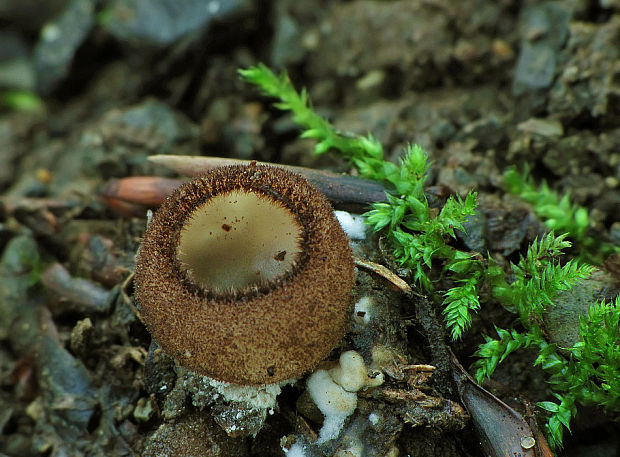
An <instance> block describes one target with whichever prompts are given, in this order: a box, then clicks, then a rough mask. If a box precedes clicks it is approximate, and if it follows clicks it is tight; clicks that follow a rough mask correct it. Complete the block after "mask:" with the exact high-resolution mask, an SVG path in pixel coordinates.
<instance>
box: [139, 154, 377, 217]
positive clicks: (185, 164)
mask: <svg viewBox="0 0 620 457" xmlns="http://www.w3.org/2000/svg"><path fill="white" fill-rule="evenodd" d="M148 160H149V161H150V162H153V163H156V164H158V165H162V166H164V167H166V168H168V169H170V170H173V171H176V172H177V173H179V174H181V175H185V176H192V177H194V176H198V175H200V174H202V173H204V172H205V171H208V170H210V169H212V168H215V167H221V166H226V165H242V164H249V163H250V161H249V160H238V159H228V158H223V157H202V156H178V155H166V154H160V155H153V156H150V157H149V159H148ZM258 163H259V164H262V165H271V166H275V167H282V168H286V169H287V170H290V171H292V172H294V173H297V174H300V175H302V176H303V177H304V178H306V179H307V180H308V181H310V182H311V183H312V184H314V185H315V186H316V187H317V188H318V189H319V190H320V191H321V192H322V193H323V194H324V195H325V196H326V197H327V198H328V199H329V200H330V201H331V202H332V204H333V205H334V207H335V208H336V209H344V210H349V211H353V212H360V211H366V210H367V209H368V205H370V204H371V203H372V202H378V201H387V197H386V194H385V189H384V188H383V186H382V185H381V184H379V183H377V182H374V181H370V180H368V179H364V178H359V177H356V176H349V175H341V174H337V173H331V172H329V171H321V170H314V169H312V168H306V167H294V166H291V165H281V164H272V163H267V162H258Z"/></svg>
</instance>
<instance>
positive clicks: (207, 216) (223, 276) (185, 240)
mask: <svg viewBox="0 0 620 457" xmlns="http://www.w3.org/2000/svg"><path fill="white" fill-rule="evenodd" d="M301 233H302V229H301V227H300V225H299V224H298V222H297V220H296V218H295V216H294V215H293V214H292V213H291V212H290V210H289V209H288V208H286V207H284V206H283V205H282V204H281V203H278V202H277V201H274V200H271V199H270V198H269V197H266V196H264V195H262V194H257V193H254V192H240V191H234V192H229V193H226V194H220V195H217V196H215V197H213V198H212V199H210V200H209V201H208V202H207V203H205V204H204V205H202V206H201V207H200V208H198V209H196V210H194V212H193V213H192V215H191V217H190V218H189V219H188V220H187V222H186V223H185V225H184V226H183V229H182V231H181V236H180V241H179V246H178V251H177V255H178V257H179V260H180V261H181V264H182V265H183V266H184V267H185V268H187V270H188V272H189V277H190V279H191V280H192V281H193V282H195V283H197V284H198V285H200V286H202V287H204V288H206V289H210V290H215V291H217V292H226V291H230V290H244V289H248V288H250V287H252V286H260V285H264V284H268V283H270V282H272V281H273V280H274V279H276V278H278V277H280V276H282V275H284V274H285V273H286V272H288V271H290V270H292V269H293V267H294V266H295V263H296V262H297V260H298V258H299V254H300V239H301Z"/></svg>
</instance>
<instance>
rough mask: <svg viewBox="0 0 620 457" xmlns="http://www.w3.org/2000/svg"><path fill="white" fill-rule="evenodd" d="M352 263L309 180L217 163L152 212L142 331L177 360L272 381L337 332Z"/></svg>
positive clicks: (240, 380)
mask: <svg viewBox="0 0 620 457" xmlns="http://www.w3.org/2000/svg"><path fill="white" fill-rule="evenodd" d="M353 268H354V267H353V259H352V254H351V250H350V247H349V243H348V239H347V237H346V235H345V234H344V232H343V231H342V229H341V227H340V225H339V223H338V221H337V219H336V218H335V216H334V214H333V211H332V207H331V205H330V203H329V202H328V201H327V199H326V198H325V197H324V196H323V195H322V194H321V193H320V192H319V191H317V190H316V189H315V188H314V187H312V186H311V185H310V184H308V182H307V181H306V180H305V179H304V178H302V177H301V176H299V175H296V174H294V173H291V172H289V171H286V170H284V169H281V168H277V167H269V166H259V165H247V166H245V165H240V166H229V167H221V168H217V169H214V170H212V171H210V172H208V173H207V174H205V175H203V176H201V177H199V178H197V179H195V180H193V181H190V182H187V183H185V184H183V185H182V186H181V187H179V188H178V189H177V190H176V191H175V192H174V193H173V194H172V195H171V196H170V197H169V198H168V199H167V200H166V202H165V203H164V204H163V205H162V206H161V207H160V208H159V210H158V211H157V212H156V213H155V214H154V216H153V219H152V220H151V223H150V224H149V226H148V228H147V230H146V233H145V235H144V240H143V241H142V245H141V246H140V249H139V251H138V257H137V264H136V269H135V285H136V296H137V299H138V302H139V304H140V314H141V317H142V319H143V321H144V323H145V324H146V326H147V328H148V330H149V332H150V333H151V335H152V336H153V337H154V338H155V340H156V341H157V342H158V343H159V345H160V346H161V347H162V348H163V349H164V351H166V352H167V353H169V354H170V355H172V356H173V357H175V358H176V359H177V361H178V362H179V363H180V364H181V365H183V366H185V367H187V368H189V369H191V370H194V371H197V372H199V373H201V374H203V375H206V376H209V377H212V378H215V379H218V380H221V381H226V382H231V383H235V384H245V385H256V384H269V383H275V382H280V381H283V380H286V379H290V378H294V377H298V376H300V375H302V374H303V373H305V372H307V371H309V370H311V369H312V368H314V367H315V366H316V365H317V364H318V362H320V361H321V360H322V359H324V358H325V357H326V356H327V355H328V354H329V352H330V351H331V349H332V348H333V347H334V346H335V345H336V344H337V343H338V342H339V341H340V339H341V338H342V337H343V335H344V333H345V331H346V328H347V322H348V317H349V308H350V304H351V289H352V287H353V283H354V270H353Z"/></svg>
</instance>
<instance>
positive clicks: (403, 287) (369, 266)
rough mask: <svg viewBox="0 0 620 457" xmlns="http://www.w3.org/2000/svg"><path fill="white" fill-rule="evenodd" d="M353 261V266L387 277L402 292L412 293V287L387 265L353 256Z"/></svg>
mask: <svg viewBox="0 0 620 457" xmlns="http://www.w3.org/2000/svg"><path fill="white" fill-rule="evenodd" d="M353 260H354V261H355V266H357V267H359V268H363V269H365V270H368V271H371V272H372V273H375V274H376V275H379V276H381V277H382V278H384V279H387V280H388V281H389V282H391V283H392V284H394V285H395V286H396V287H397V288H398V289H399V290H400V291H401V292H402V293H404V294H406V295H411V294H412V293H413V289H412V288H411V286H410V285H409V284H407V282H406V281H405V280H404V279H402V278H401V277H400V276H398V275H397V274H396V273H393V272H392V271H391V270H389V269H388V268H387V267H384V266H383V265H381V264H378V263H374V262H371V261H369V260H364V259H360V258H359V257H355V258H354V259H353Z"/></svg>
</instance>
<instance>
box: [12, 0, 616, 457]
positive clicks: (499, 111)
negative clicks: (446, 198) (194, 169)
mask: <svg viewBox="0 0 620 457" xmlns="http://www.w3.org/2000/svg"><path fill="white" fill-rule="evenodd" d="M39 3H40V2H37V1H35V0H29V1H19V2H18V1H16V0H7V1H3V2H0V191H1V192H2V199H1V203H0V252H1V256H0V456H5V455H6V456H15V457H17V456H20V457H24V456H82V455H83V456H103V455H105V456H140V455H144V456H154V455H199V456H221V457H228V456H245V455H247V456H283V455H284V453H283V450H282V449H283V447H284V448H288V447H290V446H291V445H292V443H294V442H295V441H296V440H297V442H298V443H310V442H311V441H312V439H313V438H316V433H318V430H319V429H320V427H321V415H320V413H319V412H318V411H317V410H316V407H314V406H313V405H312V404H311V403H310V404H308V399H307V398H306V397H307V395H306V394H305V393H304V391H305V382H304V379H303V378H302V379H301V380H298V381H297V382H296V383H293V384H291V385H288V386H286V387H284V388H283V392H282V393H281V394H280V396H279V397H278V405H277V407H275V408H273V409H270V410H268V411H267V410H264V411H262V412H256V411H253V410H251V409H243V408H241V409H239V411H238V412H239V414H241V415H243V414H246V415H247V420H246V419H241V420H240V422H235V420H234V419H231V408H235V407H236V406H234V405H233V406H231V404H230V403H228V402H223V401H222V399H221V398H220V399H218V398H217V397H218V395H217V394H216V393H214V391H213V390H212V389H213V388H212V387H210V386H207V387H205V386H203V385H202V384H200V381H197V380H195V379H193V378H192V377H191V375H190V374H188V373H186V372H184V371H183V369H181V368H179V367H175V364H174V361H172V360H170V359H169V358H167V357H166V356H165V354H160V353H159V352H157V351H158V350H157V349H156V348H155V347H153V346H151V338H150V335H149V334H148V332H147V330H146V328H145V327H144V325H143V324H142V323H141V322H140V320H139V318H138V316H137V308H136V303H135V301H134V300H133V290H132V287H133V285H132V282H131V272H132V271H133V268H134V258H135V253H136V251H137V249H138V246H139V243H140V238H141V236H142V234H143V233H144V228H145V225H146V209H147V208H148V207H149V206H152V205H151V202H150V201H148V199H147V197H148V196H149V195H144V194H139V195H138V194H137V193H136V192H137V189H136V188H135V187H131V186H128V187H127V188H124V187H122V186H121V187H117V188H115V189H116V192H118V193H119V194H118V195H120V193H122V192H128V194H129V200H130V203H127V202H121V201H119V200H118V199H116V200H114V199H112V200H111V199H103V198H102V194H104V193H105V192H106V190H105V189H109V188H110V187H109V186H110V180H113V179H122V178H126V177H134V176H159V177H177V175H175V174H174V173H173V172H171V171H169V170H166V169H164V168H163V167H161V166H158V165H156V164H154V163H152V162H150V161H148V157H149V156H151V155H154V154H173V155H204V156H219V157H227V158H236V159H251V160H258V161H267V162H273V163H282V164H288V165H297V166H304V167H311V168H317V169H326V170H331V171H335V172H342V173H351V174H355V172H354V170H353V169H352V168H351V167H350V165H349V164H347V163H346V162H345V161H343V160H342V159H340V158H339V157H338V156H337V154H336V153H333V154H325V155H321V156H316V155H314V154H313V153H312V150H313V143H312V141H310V140H303V139H299V137H298V134H299V130H298V128H297V127H296V125H295V124H294V122H293V119H292V117H291V116H290V114H288V113H283V112H281V111H278V110H277V109H276V108H274V107H273V106H272V101H271V100H267V99H265V98H263V97H261V96H260V94H259V93H258V91H257V90H256V88H254V87H250V86H249V85H247V84H245V83H244V82H243V81H241V80H240V78H239V77H238V74H237V70H238V69H239V68H245V67H248V66H250V65H254V64H257V63H259V62H264V63H265V64H266V65H268V66H269V67H271V68H274V69H277V70H280V69H286V70H287V71H288V73H289V75H290V78H291V80H292V81H293V83H294V84H295V86H296V87H297V88H302V87H305V88H306V89H307V91H308V93H309V96H310V98H311V99H312V102H313V104H314V107H315V109H316V110H317V111H318V112H319V113H320V114H322V115H324V116H325V117H326V118H328V119H329V120H330V121H331V122H333V123H334V125H336V127H337V128H338V129H340V130H342V131H343V132H351V133H354V134H366V133H369V132H370V133H372V134H373V135H374V136H375V137H376V138H377V139H379V141H380V142H381V143H382V144H383V146H384V150H385V151H386V154H387V156H388V158H389V159H390V160H393V161H397V160H398V158H399V156H400V154H402V151H403V148H404V147H405V146H406V145H407V144H410V143H411V144H414V143H415V144H419V145H420V146H422V147H423V148H424V149H425V150H426V151H427V152H428V154H429V157H430V159H431V160H432V164H433V165H432V169H431V172H430V176H429V180H428V184H429V186H432V189H434V190H435V192H436V193H442V192H443V193H444V194H449V193H454V192H456V193H459V194H461V195H464V194H465V193H466V192H467V191H468V190H470V189H475V190H476V191H477V192H478V195H479V199H480V211H479V215H478V216H477V218H475V219H473V220H472V221H471V223H472V232H473V233H474V234H476V233H477V234H478V236H472V237H470V238H467V237H462V238H461V239H460V240H459V242H458V243H459V247H460V248H463V249H475V250H477V251H479V252H481V253H483V254H485V255H486V253H487V252H489V253H490V254H492V255H493V256H494V257H496V258H498V259H500V261H507V260H515V259H518V255H519V254H520V253H522V252H523V249H524V248H525V247H526V246H527V245H528V243H530V242H531V241H532V240H533V239H534V238H535V236H537V235H539V234H540V233H542V232H543V231H544V227H543V225H542V223H541V221H539V220H538V219H537V218H536V216H535V215H534V214H533V213H532V211H531V208H530V207H529V206H528V205H526V204H524V203H522V202H521V201H519V200H518V199H517V198H515V197H512V196H509V195H507V194H506V193H505V192H504V190H503V187H502V173H503V171H504V170H505V169H506V168H507V167H509V166H515V167H517V168H518V169H523V167H524V166H525V165H527V166H528V167H529V169H530V171H531V173H532V175H533V176H534V177H535V178H536V180H538V181H541V180H543V179H544V180H546V182H547V183H548V184H549V186H550V187H551V188H552V189H554V190H556V191H558V192H559V193H560V194H564V193H569V194H570V196H571V198H572V199H573V201H574V202H576V203H577V204H579V205H582V206H585V207H586V208H588V210H589V211H590V215H591V218H592V224H591V225H592V226H591V228H590V230H591V233H592V236H594V237H595V238H597V239H600V240H605V241H608V242H612V243H615V244H620V2H618V1H616V0H600V1H597V0H575V1H570V2H569V1H567V2H558V1H543V2H540V1H534V0H531V1H525V2H520V1H515V0H494V1H491V0H474V1H469V2H461V1H456V0H432V1H430V0H407V1H405V0H396V1H379V0H375V1H366V0H353V1H331V2H330V1H325V0H312V1H304V2H296V1H294V0H271V1H267V2H250V1H243V0H231V1H228V2H218V1H210V2H204V1H198V0H196V1H188V2H178V3H177V2H171V1H169V0H157V1H152V2H147V1H140V0H136V1H129V0H102V1H96V0H81V1H80V0H71V1H70V0H54V1H49V2H44V3H45V6H44V7H41V6H40V5H39ZM17 90H20V91H24V92H23V93H26V94H31V95H32V94H37V95H38V97H40V103H35V104H34V105H28V106H26V105H24V104H19V103H15V102H14V101H11V100H14V98H11V96H12V95H14V94H15V91H17ZM35 100H36V99H35ZM123 182H125V181H123ZM430 194H433V191H431V192H430ZM123 195H124V194H123ZM140 203H143V204H142V205H140ZM353 244H354V250H355V252H356V255H360V256H363V257H365V258H366V259H369V260H372V261H375V262H377V263H383V264H388V266H390V267H391V266H392V265H389V259H387V260H386V257H385V256H384V255H383V253H384V249H383V247H382V246H381V242H380V240H379V239H378V238H377V237H371V236H369V237H368V239H367V240H366V241H360V242H355V243H353ZM388 257H389V256H388ZM396 273H398V271H396ZM363 291H366V292H363ZM354 293H355V294H356V298H359V297H360V296H362V295H363V293H368V294H375V295H376V297H375V300H376V302H377V303H378V305H377V309H378V311H377V316H379V317H377V321H376V322H377V323H376V324H373V325H371V326H370V327H368V328H366V329H365V330H361V329H360V328H358V327H359V323H357V324H353V327H352V330H351V332H350V333H349V334H348V335H347V337H346V338H345V341H343V343H342V344H341V346H340V347H339V348H337V349H336V350H334V352H333V354H332V357H331V358H330V359H331V360H337V359H338V354H339V353H340V352H342V351H343V350H346V349H351V348H354V349H357V350H359V351H361V352H364V351H366V352H365V353H364V354H363V355H365V357H366V359H367V360H368V356H369V354H370V352H369V351H370V350H371V349H370V348H371V346H372V345H373V344H375V345H376V343H377V341H380V342H381V344H383V345H385V347H388V349H390V350H391V351H393V354H397V355H398V357H401V358H402V360H403V363H402V365H403V366H404V365H406V364H418V365H422V364H433V365H435V366H436V367H437V371H436V374H435V375H433V376H432V377H431V378H430V379H427V378H426V377H424V376H422V378H420V379H418V381H419V382H418V383H416V382H414V381H412V378H407V377H406V376H405V375H403V373H402V372H400V374H399V373H398V372H397V371H394V372H389V373H388V376H387V378H388V385H389V386H390V387H391V388H393V391H394V392H398V395H401V397H398V399H394V398H390V399H388V394H389V392H388V391H387V389H384V390H382V394H381V395H384V396H383V397H380V396H379V395H378V394H376V395H373V394H372V393H366V394H360V395H359V402H358V409H357V412H356V413H355V415H354V416H352V417H351V418H349V422H347V424H348V425H347V427H348V428H347V429H346V431H345V433H344V434H343V437H341V438H340V439H339V441H335V442H334V443H332V444H331V445H327V446H324V447H322V448H320V449H319V448H314V447H312V446H309V447H308V449H307V453H308V454H307V455H312V456H314V455H330V456H331V455H340V456H343V455H351V456H358V455H360V456H361V455H368V456H371V455H373V456H374V455H377V456H381V457H383V456H396V455H401V456H406V455H411V456H414V455H415V456H473V455H482V454H481V453H482V451H481V450H480V448H479V447H478V439H477V438H476V435H475V432H474V427H473V425H472V422H471V420H467V415H466V414H465V413H464V410H462V408H461V406H459V402H460V398H459V396H458V393H457V390H458V389H457V388H456V386H455V385H454V384H453V380H452V376H451V374H450V373H451V370H452V369H451V365H450V360H449V359H450V356H449V353H448V351H447V346H446V342H447V341H448V339H447V338H446V336H445V334H444V332H443V330H442V327H441V325H437V322H439V321H438V318H437V316H441V309H439V308H438V307H437V308H435V309H433V306H432V304H430V303H428V302H425V303H423V304H419V303H418V306H417V307H415V306H414V304H413V302H415V300H411V299H408V298H405V297H404V296H403V294H401V293H399V292H398V291H395V290H393V288H392V287H391V286H389V283H388V282H386V281H385V280H382V279H380V278H377V277H376V276H375V275H373V274H371V273H368V272H363V271H360V272H358V285H357V286H356V291H355V292H354ZM512 320H513V316H512V315H510V314H509V313H507V312H506V311H504V310H502V309H501V308H499V307H497V306H489V307H484V308H483V309H482V310H481V312H480V314H479V315H478V316H476V318H475V319H474V322H473V325H472V329H471V331H470V332H469V333H468V334H467V335H466V336H465V337H464V338H463V339H462V340H461V341H459V342H457V343H450V347H451V349H452V351H453V352H454V353H455V354H456V357H457V358H458V359H459V360H460V362H461V364H462V365H464V366H468V365H469V364H470V363H471V360H472V359H471V357H470V356H471V354H472V353H473V352H474V351H475V349H476V347H477V345H478V344H479V343H481V342H482V341H483V339H482V335H484V334H492V332H493V324H494V323H495V324H497V325H501V326H503V327H504V328H506V327H509V326H510V325H511V323H512ZM356 325H357V326H358V327H356ZM394 357H396V355H395V356H394ZM534 357H535V356H534V355H533V354H528V353H527V352H525V353H523V354H522V355H521V356H517V357H514V358H512V359H511V360H510V361H509V362H508V361H507V362H506V363H505V364H504V365H503V366H501V367H500V369H499V370H498V372H497V375H496V379H495V381H496V383H497V384H498V385H499V387H498V386H496V387H498V388H497V389H495V391H497V392H504V393H506V392H508V393H509V394H508V396H513V397H514V394H515V393H517V394H518V395H519V396H522V397H523V398H528V399H530V400H532V401H540V400H545V399H550V398H549V397H548V396H549V395H550V394H549V392H548V390H547V386H546V384H545V377H544V375H542V374H541V372H540V371H539V370H538V369H535V368H533V366H532V365H533V363H532V362H533V360H534ZM395 360H396V359H395ZM399 360H400V359H399ZM398 389H400V390H398ZM416 389H417V390H416ZM414 391H415V392H419V395H422V396H423V397H418V398H424V399H425V401H428V402H434V403H433V404H434V405H435V406H434V407H433V408H435V409H432V414H431V413H429V411H430V410H429V409H425V408H424V407H421V406H420V404H416V405H417V406H415V407H414V406H412V405H413V403H411V401H409V400H407V399H410V398H411V392H414ZM405 392H408V393H405ZM394 395H396V394H394ZM407 395H409V396H408V397H407ZM403 396H405V397H406V398H405V397H403ZM504 398H506V395H504ZM304 399H305V400H304ZM459 411H460V412H459ZM461 413H462V414H461ZM239 414H238V415H237V419H239ZM261 414H263V415H261ZM373 414H375V416H372V415H373ZM371 416H372V417H374V418H377V417H379V418H380V419H377V420H378V423H379V424H381V425H380V426H377V425H376V423H373V425H372V426H370V425H368V424H369V422H368V420H366V419H364V418H368V417H371ZM612 419H614V418H611V417H607V416H605V415H604V414H603V413H602V412H601V411H600V410H598V409H596V408H590V409H583V410H580V415H579V418H578V419H577V420H576V421H575V422H574V424H573V426H572V434H569V433H566V436H565V446H564V449H563V450H561V451H558V453H557V455H560V456H571V457H573V456H574V457H580V456H591V455H597V456H602V457H603V456H609V457H612V456H616V455H618V454H619V453H620V444H619V442H618V440H617V437H618V436H619V434H620V427H619V426H618V422H617V418H615V419H616V422H613V420H612ZM244 420H245V422H244ZM373 420H374V419H373ZM371 422H372V421H371ZM240 424H241V425H245V426H246V427H247V428H245V429H243V431H241V432H235V427H237V426H238V425H239V426H241V425H240ZM362 437H363V438H362ZM356 440H357V441H356ZM360 440H361V442H363V445H362V449H363V450H359V448H355V445H354V444H355V443H357V442H358V441H360ZM352 443H353V444H352ZM356 449H357V450H356ZM347 452H348V454H347ZM356 452H357V453H356ZM291 454H292V452H291Z"/></svg>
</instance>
